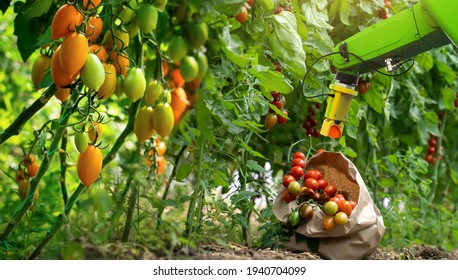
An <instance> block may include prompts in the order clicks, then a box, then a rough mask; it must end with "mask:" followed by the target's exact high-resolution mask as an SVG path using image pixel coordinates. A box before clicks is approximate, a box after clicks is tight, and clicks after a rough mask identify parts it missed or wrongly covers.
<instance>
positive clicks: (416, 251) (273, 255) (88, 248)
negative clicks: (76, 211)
mask: <svg viewBox="0 0 458 280" xmlns="http://www.w3.org/2000/svg"><path fill="white" fill-rule="evenodd" d="M82 248H83V250H84V258H85V259H89V260H102V259H103V260H157V259H161V260H164V259H165V260H167V259H172V260H177V259H180V260H181V259H192V260H320V259H321V257H320V256H319V255H317V254H313V253H309V252H301V253H296V252H291V251H287V250H281V249H270V248H253V247H247V246H244V245H240V244H229V245H227V246H221V245H218V244H207V245H201V246H200V247H198V248H191V247H183V248H181V249H179V250H177V251H174V252H170V253H168V254H167V253H164V252H161V253H158V252H153V251H152V250H151V249H149V248H147V247H145V246H143V245H140V244H136V243H110V244H105V245H101V246H100V245H99V246H96V245H93V244H82ZM367 259H368V260H447V259H448V260H458V249H456V250H454V251H443V250H440V249H438V248H434V247H431V246H425V245H415V246H412V247H408V248H404V249H402V250H401V251H400V252H398V251H395V250H391V249H386V248H378V249H377V250H376V251H375V252H374V253H373V254H371V255H369V256H368V257H367Z"/></svg>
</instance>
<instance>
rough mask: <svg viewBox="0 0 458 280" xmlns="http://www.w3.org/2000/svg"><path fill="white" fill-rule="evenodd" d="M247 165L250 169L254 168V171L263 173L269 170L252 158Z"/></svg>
mask: <svg viewBox="0 0 458 280" xmlns="http://www.w3.org/2000/svg"><path fill="white" fill-rule="evenodd" d="M246 166H247V167H248V169H249V170H252V171H256V172H261V173H265V172H267V170H265V169H264V167H262V166H260V165H259V164H258V163H257V162H256V161H254V160H252V159H249V160H247V162H246Z"/></svg>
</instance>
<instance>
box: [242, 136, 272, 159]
mask: <svg viewBox="0 0 458 280" xmlns="http://www.w3.org/2000/svg"><path fill="white" fill-rule="evenodd" d="M239 143H240V145H241V146H242V147H243V148H244V149H246V150H247V152H249V153H250V154H251V155H252V156H255V157H259V158H263V159H267V158H266V157H265V156H264V155H263V154H261V153H260V152H257V151H255V150H253V148H251V147H250V146H249V145H248V144H247V143H245V142H243V140H241V139H240V141H239Z"/></svg>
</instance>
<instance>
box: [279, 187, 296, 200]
mask: <svg viewBox="0 0 458 280" xmlns="http://www.w3.org/2000/svg"><path fill="white" fill-rule="evenodd" d="M282 199H283V200H284V201H285V202H286V203H290V202H291V201H293V200H295V199H296V196H295V195H294V194H292V193H290V192H289V191H288V189H286V190H285V192H283V197H282Z"/></svg>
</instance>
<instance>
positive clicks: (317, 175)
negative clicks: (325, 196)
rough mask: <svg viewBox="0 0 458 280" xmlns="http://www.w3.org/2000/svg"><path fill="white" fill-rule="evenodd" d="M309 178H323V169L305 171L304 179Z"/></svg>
mask: <svg viewBox="0 0 458 280" xmlns="http://www.w3.org/2000/svg"><path fill="white" fill-rule="evenodd" d="M308 178H313V179H315V180H319V179H321V178H322V175H321V171H319V170H316V169H312V170H309V171H307V172H305V175H304V179H308Z"/></svg>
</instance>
